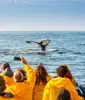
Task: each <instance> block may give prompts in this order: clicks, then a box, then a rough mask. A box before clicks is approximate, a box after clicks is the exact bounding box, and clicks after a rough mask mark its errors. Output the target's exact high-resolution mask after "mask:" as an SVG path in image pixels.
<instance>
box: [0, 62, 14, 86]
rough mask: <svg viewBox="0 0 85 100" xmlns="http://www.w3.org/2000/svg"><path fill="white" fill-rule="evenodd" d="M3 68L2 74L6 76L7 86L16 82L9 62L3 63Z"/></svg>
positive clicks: (0, 74)
mask: <svg viewBox="0 0 85 100" xmlns="http://www.w3.org/2000/svg"><path fill="white" fill-rule="evenodd" d="M1 70H2V72H1V73H0V76H2V77H3V78H4V80H5V84H6V86H9V85H12V84H14V80H13V71H12V70H11V68H10V65H9V63H4V64H2V67H1Z"/></svg>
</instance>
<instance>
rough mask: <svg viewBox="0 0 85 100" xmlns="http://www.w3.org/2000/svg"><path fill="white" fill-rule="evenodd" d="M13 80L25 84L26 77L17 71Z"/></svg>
mask: <svg viewBox="0 0 85 100" xmlns="http://www.w3.org/2000/svg"><path fill="white" fill-rule="evenodd" d="M13 79H14V82H23V81H24V76H23V74H22V72H20V71H19V70H17V71H15V73H14V75H13Z"/></svg>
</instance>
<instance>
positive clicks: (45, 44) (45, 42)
mask: <svg viewBox="0 0 85 100" xmlns="http://www.w3.org/2000/svg"><path fill="white" fill-rule="evenodd" d="M49 42H50V40H42V41H40V42H36V41H26V43H36V44H38V45H39V46H40V47H41V50H42V51H45V50H46V46H47V45H48V44H49Z"/></svg>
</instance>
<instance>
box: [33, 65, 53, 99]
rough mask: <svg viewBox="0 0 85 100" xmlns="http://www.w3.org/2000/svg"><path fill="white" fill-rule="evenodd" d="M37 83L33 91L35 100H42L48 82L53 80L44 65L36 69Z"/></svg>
mask: <svg viewBox="0 0 85 100" xmlns="http://www.w3.org/2000/svg"><path fill="white" fill-rule="evenodd" d="M35 73H36V83H35V86H34V90H33V100H42V97H43V91H44V88H45V86H46V84H47V82H48V81H49V80H50V79H51V77H50V76H49V75H48V73H47V71H46V69H45V67H44V65H43V64H39V65H38V66H37V67H36V69H35Z"/></svg>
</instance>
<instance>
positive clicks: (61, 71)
mask: <svg viewBox="0 0 85 100" xmlns="http://www.w3.org/2000/svg"><path fill="white" fill-rule="evenodd" d="M56 72H57V75H58V76H59V77H66V78H69V79H71V80H72V75H71V72H70V70H69V69H68V67H67V65H66V64H62V65H60V66H59V67H58V68H57V69H56Z"/></svg>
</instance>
